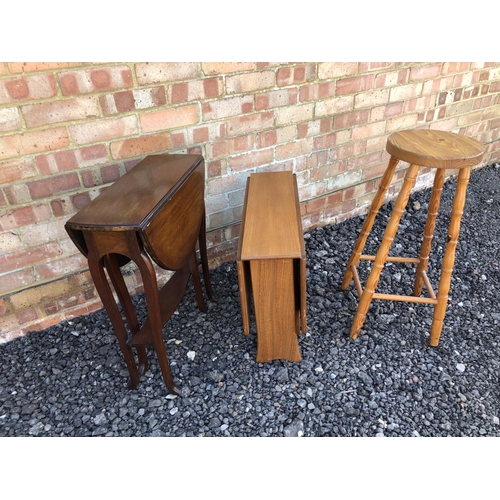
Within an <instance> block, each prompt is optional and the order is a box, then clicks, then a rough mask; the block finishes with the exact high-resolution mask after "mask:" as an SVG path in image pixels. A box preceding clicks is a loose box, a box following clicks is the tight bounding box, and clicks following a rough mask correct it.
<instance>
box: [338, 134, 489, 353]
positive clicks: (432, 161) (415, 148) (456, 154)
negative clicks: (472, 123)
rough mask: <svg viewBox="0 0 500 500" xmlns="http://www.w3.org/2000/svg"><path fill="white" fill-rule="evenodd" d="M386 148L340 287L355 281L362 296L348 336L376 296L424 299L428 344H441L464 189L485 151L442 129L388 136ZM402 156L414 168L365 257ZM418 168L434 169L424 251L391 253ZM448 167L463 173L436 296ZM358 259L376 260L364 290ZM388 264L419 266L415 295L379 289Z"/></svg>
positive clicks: (355, 332)
mask: <svg viewBox="0 0 500 500" xmlns="http://www.w3.org/2000/svg"><path fill="white" fill-rule="evenodd" d="M386 150H387V152H388V153H389V154H390V155H391V158H390V160H389V164H388V167H387V169H386V171H385V173H384V175H383V177H382V180H381V183H380V185H379V188H378V192H377V194H376V195H375V197H374V199H373V202H372V205H371V208H370V211H369V213H368V215H367V217H366V219H365V221H364V223H363V227H362V229H361V232H360V234H359V237H358V239H357V241H356V244H355V246H354V249H353V251H352V253H351V257H350V259H349V262H348V264H347V270H346V272H345V275H344V280H343V282H342V289H343V290H346V289H347V287H348V286H349V284H350V282H351V280H354V283H355V286H356V290H357V292H358V296H359V297H360V301H359V304H358V309H357V312H356V315H355V316H354V320H353V323H352V327H351V332H350V336H351V338H356V337H357V336H358V333H359V331H360V329H361V327H362V326H363V323H364V321H365V316H366V314H367V311H368V308H369V306H370V303H371V301H372V299H383V300H398V301H404V302H420V303H424V304H431V305H433V306H434V318H433V322H432V326H431V332H430V344H431V345H432V346H437V345H438V343H439V338H440V336H441V330H442V328H443V320H444V316H445V312H446V305H447V302H448V292H449V290H450V280H451V273H452V269H453V264H454V262H455V249H456V246H457V243H458V236H459V232H460V220H461V217H462V211H463V207H464V204H465V193H466V189H467V184H468V182H469V176H470V168H471V167H472V166H474V165H477V164H478V163H479V162H480V161H481V159H482V157H483V154H484V147H483V145H482V144H481V143H479V142H478V141H476V140H475V139H472V138H469V137H465V136H463V135H459V134H455V133H452V132H443V131H440V130H405V131H402V132H396V133H394V134H392V135H391V136H389V138H388V140H387V145H386ZM400 160H402V161H405V162H408V163H409V164H410V166H409V168H408V170H407V172H406V175H405V178H404V182H403V186H402V188H401V191H400V192H399V195H398V197H397V200H396V204H395V206H394V208H393V210H392V214H391V217H390V219H389V222H388V223H387V227H386V229H385V233H384V236H383V239H382V242H381V244H380V246H379V249H378V251H377V254H376V255H375V256H372V255H362V252H363V249H364V247H365V244H366V240H367V238H368V236H369V234H370V231H371V229H372V226H373V223H374V221H375V216H376V214H377V212H378V210H379V209H380V207H381V205H382V202H383V199H384V195H385V192H386V190H387V188H388V187H389V185H390V183H391V179H392V177H393V174H394V171H395V169H396V165H397V164H398V163H399V161H400ZM419 166H423V167H430V168H434V169H436V174H435V178H434V187H433V190H432V195H431V199H430V202H429V211H428V216H427V222H426V225H425V229H424V236H423V242H422V246H421V249H420V255H419V257H418V258H406V257H389V256H388V255H389V249H390V246H391V243H392V241H393V239H394V236H395V235H396V231H397V229H398V225H399V222H400V220H401V216H402V214H403V212H404V209H405V207H406V204H407V203H408V198H409V196H410V192H411V190H412V188H413V185H414V183H415V180H416V178H417V174H418V169H419ZM446 169H459V173H458V182H457V188H456V192H455V197H454V200H453V207H452V211H451V221H450V226H449V230H448V241H447V244H446V250H445V254H444V257H443V264H442V269H441V278H440V281H439V287H438V292H437V295H436V294H435V293H434V290H433V288H432V286H431V284H430V282H429V279H428V277H427V273H426V271H427V265H428V263H429V254H430V250H431V242H432V236H433V233H434V228H435V223H436V217H437V214H438V211H439V203H440V198H441V191H442V189H443V183H444V178H445V170H446ZM360 260H370V261H373V265H372V269H371V271H370V274H369V276H368V278H367V281H366V285H365V288H364V289H362V287H361V284H360V280H359V276H358V273H357V270H356V266H357V265H358V263H359V261H360ZM386 262H409V263H413V264H416V266H417V269H416V278H415V283H414V290H413V295H408V296H404V295H391V294H381V293H375V289H376V287H377V284H378V281H379V278H380V274H381V271H382V269H383V267H384V265H385V263H386ZM424 285H425V287H426V289H427V292H428V297H421V296H420V295H421V292H422V288H423V286H424Z"/></svg>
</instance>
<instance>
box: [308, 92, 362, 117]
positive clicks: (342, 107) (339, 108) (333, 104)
mask: <svg viewBox="0 0 500 500" xmlns="http://www.w3.org/2000/svg"><path fill="white" fill-rule="evenodd" d="M353 108H354V96H352V95H347V96H342V97H334V98H333V99H326V100H324V101H320V102H317V103H316V104H315V107H314V116H315V117H316V118H319V117H322V116H332V115H337V114H339V113H345V112H346V111H351V110H352V109H353Z"/></svg>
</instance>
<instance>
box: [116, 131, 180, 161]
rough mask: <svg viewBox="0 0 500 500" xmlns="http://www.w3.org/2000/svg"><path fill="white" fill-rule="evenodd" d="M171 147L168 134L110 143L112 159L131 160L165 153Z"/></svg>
mask: <svg viewBox="0 0 500 500" xmlns="http://www.w3.org/2000/svg"><path fill="white" fill-rule="evenodd" d="M171 147H172V139H171V137H170V133H168V132H165V133H163V134H153V135H143V136H141V137H137V138H133V139H126V140H124V141H116V142H112V143H111V156H112V157H113V158H114V159H121V158H132V157H133V156H141V155H146V154H151V153H160V152H166V151H168V150H169V149H170V148H171Z"/></svg>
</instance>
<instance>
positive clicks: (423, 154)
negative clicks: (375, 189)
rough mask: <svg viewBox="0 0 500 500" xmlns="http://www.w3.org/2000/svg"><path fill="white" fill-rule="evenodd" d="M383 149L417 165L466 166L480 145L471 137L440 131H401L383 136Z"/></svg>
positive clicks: (474, 162)
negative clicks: (386, 136)
mask: <svg viewBox="0 0 500 500" xmlns="http://www.w3.org/2000/svg"><path fill="white" fill-rule="evenodd" d="M386 150H387V152H388V153H389V154H390V155H391V156H394V157H395V158H397V159H399V160H403V161H406V162H408V163H410V164H414V165H419V166H421V167H432V168H451V169H453V168H467V167H473V166H474V165H477V164H478V163H479V162H480V161H481V159H482V157H483V154H484V146H483V145H482V144H481V143H480V142H479V141H476V140H475V139H472V138H471V137H466V136H464V135H460V134H455V133H453V132H445V131H442V130H425V129H417V130H403V131H401V132H395V133H394V134H391V135H390V136H389V138H388V139H387V145H386Z"/></svg>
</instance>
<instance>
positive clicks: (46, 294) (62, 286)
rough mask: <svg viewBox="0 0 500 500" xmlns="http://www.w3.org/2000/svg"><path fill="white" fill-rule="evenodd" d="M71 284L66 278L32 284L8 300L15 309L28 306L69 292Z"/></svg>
mask: <svg viewBox="0 0 500 500" xmlns="http://www.w3.org/2000/svg"><path fill="white" fill-rule="evenodd" d="M72 288H73V287H72V286H71V284H70V282H69V280H68V279H67V278H63V279H60V280H57V281H53V282H52V283H47V284H40V285H37V286H33V287H31V288H28V289H26V290H23V291H21V292H18V293H14V294H12V295H11V297H10V302H11V304H12V305H13V307H14V310H15V311H18V310H21V309H24V308H26V307H30V306H32V305H33V304H41V303H44V302H47V301H48V300H53V299H54V298H56V297H60V296H63V295H65V294H67V293H71V291H72Z"/></svg>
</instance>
